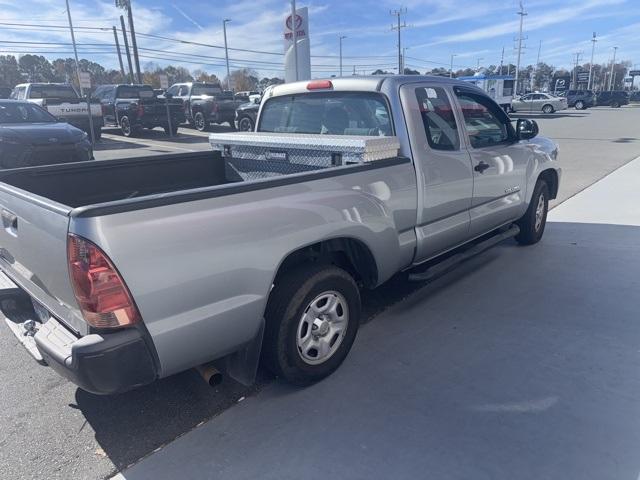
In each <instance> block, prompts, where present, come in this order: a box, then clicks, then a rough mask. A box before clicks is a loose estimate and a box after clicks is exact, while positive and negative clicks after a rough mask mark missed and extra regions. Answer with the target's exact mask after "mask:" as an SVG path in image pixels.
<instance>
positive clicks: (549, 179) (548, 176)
mask: <svg viewBox="0 0 640 480" xmlns="http://www.w3.org/2000/svg"><path fill="white" fill-rule="evenodd" d="M538 180H544V181H545V182H546V183H547V186H548V187H549V197H550V200H553V199H554V198H556V197H557V196H558V187H559V180H558V172H557V171H556V170H555V169H554V168H547V169H546V170H543V171H542V172H540V174H539V175H538Z"/></svg>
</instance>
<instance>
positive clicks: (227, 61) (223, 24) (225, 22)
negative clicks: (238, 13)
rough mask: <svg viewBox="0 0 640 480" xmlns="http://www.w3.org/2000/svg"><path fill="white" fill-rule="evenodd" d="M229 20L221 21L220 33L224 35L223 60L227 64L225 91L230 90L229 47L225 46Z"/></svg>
mask: <svg viewBox="0 0 640 480" xmlns="http://www.w3.org/2000/svg"><path fill="white" fill-rule="evenodd" d="M230 21H231V19H230V18H225V19H224V20H222V33H223V35H224V58H225V61H226V63H227V90H231V73H230V72H229V47H228V46H227V22H230Z"/></svg>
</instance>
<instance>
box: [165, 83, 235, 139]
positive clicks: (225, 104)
mask: <svg viewBox="0 0 640 480" xmlns="http://www.w3.org/2000/svg"><path fill="white" fill-rule="evenodd" d="M167 94H168V95H169V96H171V97H173V98H179V99H180V100H182V102H183V105H184V113H185V118H186V120H187V122H189V124H190V125H192V126H193V127H194V128H195V129H196V130H199V131H201V132H202V131H204V130H207V129H208V128H209V125H211V124H212V123H218V124H220V123H225V122H226V123H229V126H231V127H234V123H233V120H234V117H235V111H236V102H235V100H234V98H233V92H226V91H223V90H222V88H221V87H220V85H217V84H213V83H202V82H188V83H176V84H174V85H172V86H171V87H169V89H168V90H167Z"/></svg>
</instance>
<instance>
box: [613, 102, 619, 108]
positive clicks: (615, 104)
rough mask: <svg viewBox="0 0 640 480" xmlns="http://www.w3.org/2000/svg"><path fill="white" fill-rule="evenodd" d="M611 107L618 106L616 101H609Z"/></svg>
mask: <svg viewBox="0 0 640 480" xmlns="http://www.w3.org/2000/svg"><path fill="white" fill-rule="evenodd" d="M611 107H612V108H620V104H619V103H618V102H616V101H613V102H611Z"/></svg>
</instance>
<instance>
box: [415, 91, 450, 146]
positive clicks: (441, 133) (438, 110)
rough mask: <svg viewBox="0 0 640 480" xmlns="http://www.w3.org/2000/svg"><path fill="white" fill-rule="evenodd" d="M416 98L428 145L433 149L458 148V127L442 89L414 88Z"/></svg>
mask: <svg viewBox="0 0 640 480" xmlns="http://www.w3.org/2000/svg"><path fill="white" fill-rule="evenodd" d="M416 99H417V100H418V109H419V110H420V116H421V117H422V123H423V125H424V132H425V134H426V135H427V142H428V143H429V146H430V147H431V148H432V149H434V150H458V149H459V148H460V137H459V136H458V127H457V125H456V119H455V116H454V113H453V108H451V103H450V102H449V98H448V97H447V94H446V92H445V91H444V89H443V88H441V87H427V88H416Z"/></svg>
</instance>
